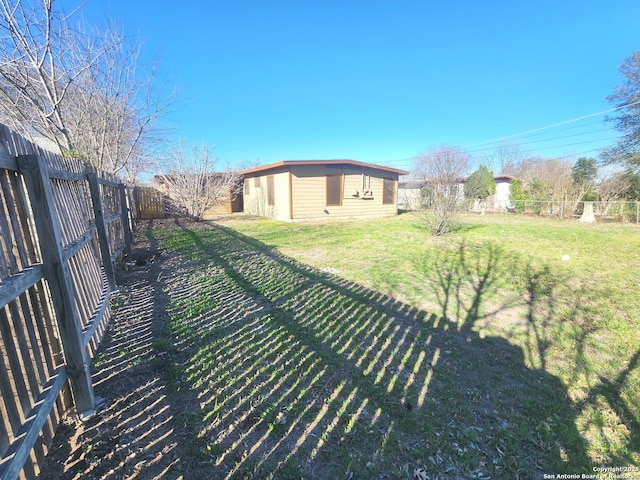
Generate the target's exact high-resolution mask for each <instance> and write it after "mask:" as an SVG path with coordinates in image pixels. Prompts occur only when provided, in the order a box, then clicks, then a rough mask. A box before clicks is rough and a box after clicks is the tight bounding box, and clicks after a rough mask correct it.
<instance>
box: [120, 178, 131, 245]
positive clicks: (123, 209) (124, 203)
mask: <svg viewBox="0 0 640 480" xmlns="http://www.w3.org/2000/svg"><path fill="white" fill-rule="evenodd" d="M118 191H119V192H120V216H121V221H122V228H123V229H124V251H125V253H126V254H127V255H131V243H132V242H133V238H132V235H131V210H130V209H129V206H128V202H129V197H128V195H127V187H126V186H125V184H124V183H119V184H118Z"/></svg>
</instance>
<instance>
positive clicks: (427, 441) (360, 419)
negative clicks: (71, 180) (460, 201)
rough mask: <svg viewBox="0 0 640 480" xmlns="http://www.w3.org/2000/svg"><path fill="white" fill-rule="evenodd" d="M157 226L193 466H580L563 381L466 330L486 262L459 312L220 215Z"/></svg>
mask: <svg viewBox="0 0 640 480" xmlns="http://www.w3.org/2000/svg"><path fill="white" fill-rule="evenodd" d="M171 235H172V236H173V238H172V240H171V241H170V242H169V243H172V244H173V245H176V248H177V250H178V251H179V252H180V255H182V256H183V261H182V262H181V263H180V265H179V268H178V269H175V270H173V271H172V272H171V274H172V276H171V277H169V276H168V274H167V275H166V276H165V277H164V278H165V280H164V282H165V285H164V289H165V291H166V292H168V295H169V297H170V305H169V309H168V310H169V315H170V317H171V318H172V320H171V323H172V325H173V326H174V335H175V337H176V338H175V344H176V346H177V347H178V348H180V349H181V351H182V355H183V356H184V358H185V359H187V360H186V363H185V367H184V371H183V373H182V375H181V376H180V378H181V381H180V386H179V390H180V391H186V390H188V391H189V392H190V393H191V394H192V395H195V396H197V398H198V401H199V408H198V410H197V411H193V412H191V413H193V414H194V415H196V416H197V418H198V421H197V424H196V425H194V428H193V431H194V433H193V439H192V442H193V445H194V447H195V449H196V450H197V452H194V455H195V454H196V453H197V455H198V456H200V458H201V464H200V465H199V466H194V468H195V470H192V471H191V472H190V474H191V475H192V476H193V478H198V477H202V478H269V476H271V477H272V478H299V477H301V476H303V477H304V478H350V477H351V475H353V477H354V478H358V477H366V478H407V476H408V475H412V474H413V471H414V470H415V469H420V468H421V469H424V470H425V471H426V472H427V473H428V474H429V475H430V476H432V477H436V476H438V478H472V477H474V478H489V477H492V478H540V477H541V475H542V474H543V473H561V472H565V473H583V472H589V471H591V470H590V466H591V464H590V461H589V459H588V457H587V455H586V453H585V450H586V444H585V441H584V439H583V438H582V436H581V435H580V434H579V432H578V430H577V428H576V425H575V416H576V411H575V409H574V408H573V407H572V405H571V403H570V402H569V400H568V399H567V395H566V393H567V392H566V389H565V388H564V387H563V385H562V383H561V382H560V381H559V380H558V379H557V378H555V377H554V376H552V375H550V374H548V373H547V372H545V371H544V370H543V369H530V368H527V366H526V365H525V361H524V352H523V350H522V349H520V348H519V347H516V346H514V345H512V344H510V343H509V342H507V341H506V340H504V339H502V338H498V337H488V338H480V337H479V336H478V335H477V334H476V333H475V332H474V331H473V329H472V323H473V320H472V319H473V318H474V315H476V313H474V312H478V311H479V307H480V301H481V299H482V295H483V292H484V291H485V289H486V288H490V287H491V282H492V281H493V275H492V273H491V268H494V267H491V268H490V269H489V270H486V271H485V273H486V277H485V278H484V280H482V282H481V283H478V284H477V287H478V288H477V290H476V295H477V296H478V297H479V298H478V299H477V304H476V305H475V306H474V304H473V300H472V303H471V307H470V308H469V309H468V311H467V312H466V315H465V317H464V318H465V321H464V322H463V323H462V326H461V325H460V324H459V323H458V322H455V321H452V320H451V319H450V318H447V317H446V316H439V315H434V314H429V313H427V312H423V311H418V310H416V309H413V308H411V307H408V306H406V305H403V304H400V303H398V302H396V301H395V300H393V299H392V298H389V297H387V296H384V295H381V294H379V293H378V292H375V291H372V290H368V289H366V288H364V287H362V286H360V285H356V284H353V283H349V282H346V281H344V280H342V279H339V278H337V277H334V276H331V275H327V274H325V273H323V272H320V271H318V270H315V269H312V268H310V267H309V266H307V265H304V264H300V263H298V262H296V261H294V260H292V259H290V258H287V257H284V256H282V255H280V254H279V253H278V252H276V251H274V250H273V249H271V248H269V247H268V246H266V245H264V244H262V243H260V242H258V241H257V240H255V239H252V238H249V237H246V236H244V235H241V234H239V233H237V232H235V231H233V230H231V229H227V228H224V227H221V226H218V225H209V226H198V227H197V228H194V227H193V226H192V225H189V226H186V225H185V226H183V227H182V230H180V231H176V232H174V233H172V234H171ZM178 237H180V238H178ZM168 238H169V237H166V239H168ZM180 245H181V246H180ZM497 257H499V255H498V253H497V252H496V258H497ZM490 265H491V264H490ZM177 395H179V394H177ZM173 401H174V402H175V401H178V398H177V397H176V398H174V400H173ZM194 465H195V464H194Z"/></svg>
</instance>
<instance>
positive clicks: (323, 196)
mask: <svg viewBox="0 0 640 480" xmlns="http://www.w3.org/2000/svg"><path fill="white" fill-rule="evenodd" d="M363 170H364V171H363ZM291 171H292V185H293V192H292V198H293V219H294V220H312V219H324V218H358V217H376V216H386V215H395V214H396V213H397V207H396V204H395V202H394V203H392V204H389V205H383V203H382V197H383V185H384V178H385V177H386V178H392V176H391V175H389V174H387V175H385V174H384V173H383V172H380V171H376V170H372V169H367V168H365V169H362V168H358V167H344V168H340V167H333V166H331V167H325V166H322V165H310V166H294V167H291ZM335 174H342V175H343V181H342V187H343V188H342V205H339V206H338V205H332V206H327V180H326V177H327V175H335ZM394 180H396V182H395V183H396V187H395V191H396V192H397V178H394ZM365 191H371V192H372V195H371V196H370V197H366V196H365V195H364V192H365Z"/></svg>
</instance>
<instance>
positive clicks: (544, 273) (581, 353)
mask: <svg viewBox="0 0 640 480" xmlns="http://www.w3.org/2000/svg"><path fill="white" fill-rule="evenodd" d="M422 271H423V274H424V278H425V279H426V281H427V282H428V284H429V286H430V288H431V290H432V291H433V292H434V295H435V297H436V300H437V304H438V305H439V307H440V309H441V311H442V315H443V316H444V317H445V318H446V319H448V320H449V321H450V322H451V324H452V327H453V328H454V329H456V330H457V331H459V332H460V333H465V332H467V333H468V332H471V331H473V330H474V329H479V330H483V329H484V330H485V331H492V327H493V331H496V330H499V331H500V332H501V334H502V335H505V336H506V337H507V338H510V339H511V340H512V342H513V343H516V344H519V345H521V346H522V348H523V350H522V352H523V354H524V357H525V360H526V364H527V365H529V366H530V367H535V368H538V369H539V370H540V371H545V372H547V371H549V370H550V368H551V367H550V364H549V356H555V359H554V361H555V363H556V364H557V363H558V362H560V363H562V364H563V367H562V368H563V369H564V372H565V375H566V378H565V384H566V385H572V384H575V385H578V384H579V385H580V387H578V388H574V391H573V392H572V395H573V397H574V398H577V399H578V400H577V401H575V402H571V403H570V405H571V406H572V408H573V410H574V411H575V412H576V414H577V415H579V416H581V417H582V418H581V419H580V423H581V427H582V429H583V430H582V435H583V436H590V437H591V438H590V439H591V441H592V442H594V443H595V444H597V448H594V449H592V456H593V457H595V458H600V459H601V461H602V462H603V463H605V464H615V465H634V464H635V462H637V458H638V453H640V448H639V446H640V441H639V440H640V422H639V420H638V412H637V409H634V408H632V405H635V404H636V402H635V401H634V394H635V392H637V387H634V382H635V385H638V382H637V375H638V371H637V368H638V363H639V362H638V356H639V354H638V353H637V352H636V353H635V354H633V355H632V356H631V358H630V360H629V362H628V364H627V365H626V366H625V367H624V368H623V369H622V370H621V371H620V372H618V373H617V374H615V373H613V374H612V373H611V372H612V371H613V369H611V368H609V366H608V365H607V368H608V373H607V374H605V373H604V372H603V371H602V369H603V363H606V361H605V360H603V359H599V360H597V361H595V362H594V361H593V359H592V358H591V357H596V358H597V357H599V356H603V354H606V355H609V356H611V353H612V352H603V351H602V350H603V349H604V350H607V348H606V347H605V346H604V345H598V339H599V338H600V339H601V338H603V336H602V335H604V336H605V337H606V332H603V330H605V329H606V325H607V321H609V320H607V318H608V317H607V315H606V312H604V313H603V312H600V311H599V310H598V309H599V308H601V307H598V305H599V304H601V303H604V304H605V305H606V304H607V302H606V301H604V300H603V298H602V297H603V296H604V295H605V293H603V292H597V291H595V290H594V289H593V288H591V289H588V288H587V287H586V286H578V288H576V286H575V282H571V280H570V279H569V278H566V277H565V276H563V275H562V274H561V273H559V272H558V271H554V270H553V269H552V268H551V267H550V266H549V265H540V264H536V263H534V262H533V260H532V259H530V258H529V259H527V258H520V257H516V256H514V255H510V254H507V253H506V252H505V251H504V250H503V249H501V248H500V247H498V246H496V245H495V244H492V243H484V244H480V245H473V246H470V245H467V244H465V243H459V244H454V245H448V246H445V247H444V248H440V249H439V250H437V251H435V252H434V253H433V254H432V255H431V256H430V257H429V258H427V259H425V262H424V264H423V265H422ZM505 281H506V282H507V283H505ZM505 314H506V315H505ZM496 326H497V327H498V328H497V329H496ZM487 327H489V328H487ZM627 354H628V353H627V352H624V355H627ZM560 357H561V359H560ZM634 377H635V380H634ZM635 398H637V395H635ZM589 429H591V430H592V431H595V435H589V434H588V430H589ZM634 455H635V458H634Z"/></svg>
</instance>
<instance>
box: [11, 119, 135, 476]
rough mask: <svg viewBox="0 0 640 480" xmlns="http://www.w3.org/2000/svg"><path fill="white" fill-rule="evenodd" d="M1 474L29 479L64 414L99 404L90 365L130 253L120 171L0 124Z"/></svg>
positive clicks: (125, 192) (85, 411)
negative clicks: (58, 151) (119, 265)
mask: <svg viewBox="0 0 640 480" xmlns="http://www.w3.org/2000/svg"><path fill="white" fill-rule="evenodd" d="M0 187H1V189H0V193H1V194H0V392H1V395H0V417H1V418H0V479H2V480H5V479H14V478H33V477H34V476H36V475H37V473H38V471H39V464H40V463H41V462H42V459H43V458H44V456H45V454H46V451H47V448H48V446H49V445H50V442H51V440H52V438H53V435H54V432H55V429H56V427H57V425H58V423H59V421H60V419H61V417H62V415H63V413H64V411H65V410H66V409H67V408H69V407H71V406H75V408H76V410H77V412H78V413H79V414H80V415H90V414H91V413H92V412H93V411H94V409H95V407H96V399H95V397H94V394H93V386H92V382H91V374H90V363H91V358H92V357H93V355H94V353H95V350H96V348H97V346H98V344H99V342H100V340H101V338H102V335H103V333H104V331H105V329H106V327H107V325H108V321H109V297H110V293H111V292H112V291H113V290H115V289H116V281H115V274H114V269H113V263H114V260H115V259H116V257H118V256H119V255H120V254H121V253H122V252H123V251H125V250H128V249H130V242H131V226H132V223H131V217H130V215H129V212H130V208H129V205H130V202H129V198H128V190H127V188H126V186H125V185H123V184H122V183H120V182H119V181H118V180H117V179H116V178H115V177H114V176H111V175H107V174H104V173H98V172H96V171H95V170H92V169H89V168H87V167H86V166H85V165H84V164H83V163H81V162H79V161H76V160H72V159H68V158H63V157H62V156H58V155H55V154H52V153H49V152H45V151H44V150H42V149H40V148H39V147H36V146H35V145H33V144H31V143H29V142H28V141H26V140H25V139H23V138H22V137H20V136H18V135H17V134H15V133H13V132H11V131H10V130H8V129H7V128H6V127H4V126H2V125H0Z"/></svg>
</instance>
